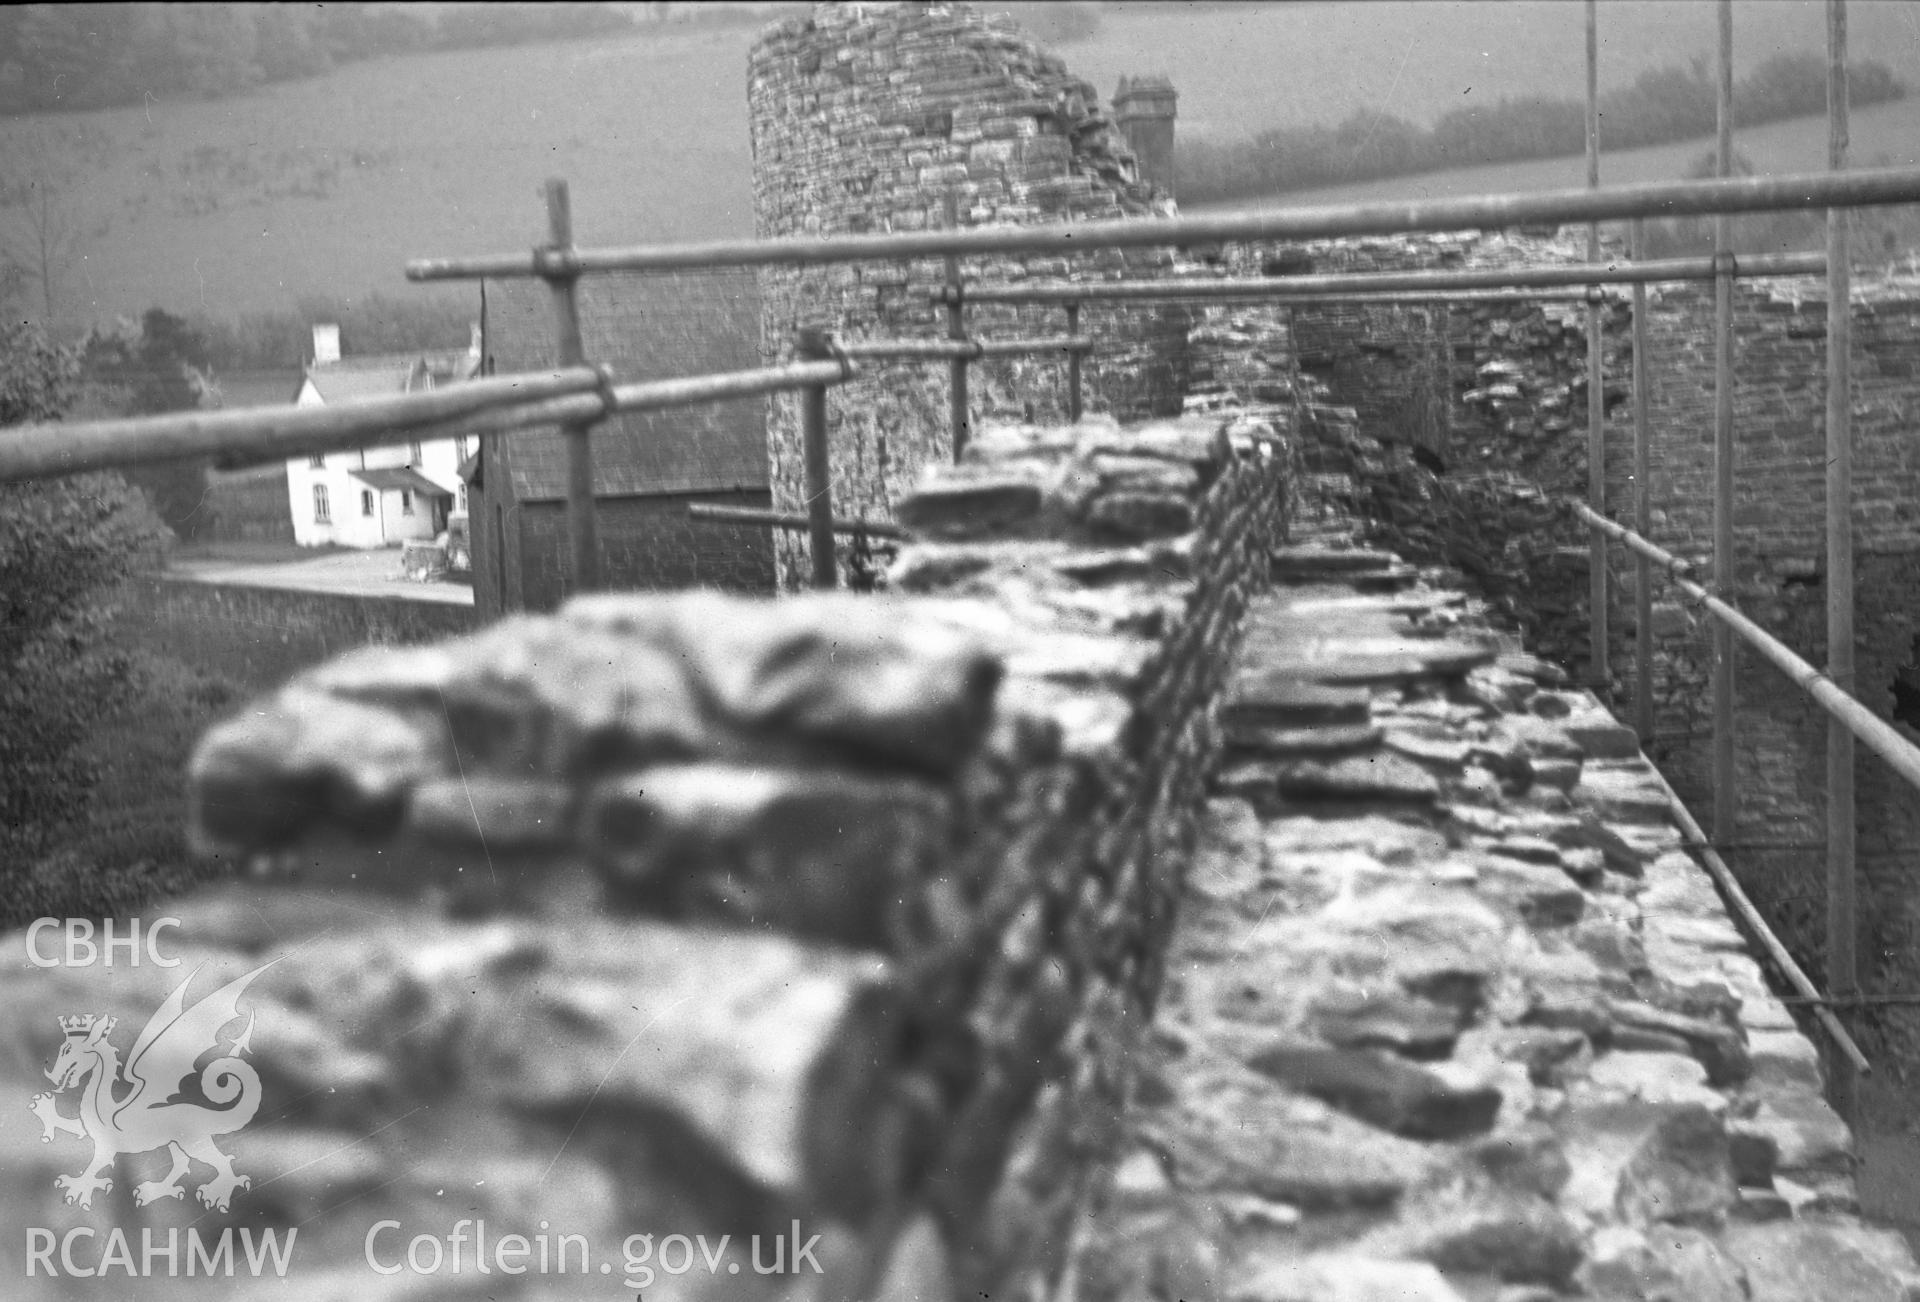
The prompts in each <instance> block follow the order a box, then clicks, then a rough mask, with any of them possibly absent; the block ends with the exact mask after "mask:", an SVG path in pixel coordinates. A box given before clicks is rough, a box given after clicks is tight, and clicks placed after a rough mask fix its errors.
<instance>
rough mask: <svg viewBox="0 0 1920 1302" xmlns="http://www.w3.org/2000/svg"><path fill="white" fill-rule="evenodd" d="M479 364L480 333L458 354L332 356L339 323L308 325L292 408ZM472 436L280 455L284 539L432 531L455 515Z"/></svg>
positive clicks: (319, 541)
mask: <svg viewBox="0 0 1920 1302" xmlns="http://www.w3.org/2000/svg"><path fill="white" fill-rule="evenodd" d="M479 372H480V332H479V328H478V327H477V326H476V327H475V329H474V336H473V343H472V345H471V346H470V347H469V348H468V350H467V351H466V352H464V353H417V354H416V353H407V354H396V355H391V356H384V357H345V358H343V357H341V356H340V327H339V326H337V325H317V326H315V327H314V328H313V361H312V362H311V363H310V364H309V365H308V366H307V369H306V374H305V376H304V377H303V378H302V380H301V382H300V390H299V393H298V395H297V396H296V397H295V398H294V405H295V406H296V407H315V406H323V405H324V406H329V407H332V406H338V405H339V404H341V403H350V402H361V401H365V400H366V399H368V398H384V397H387V396H389V395H391V394H395V393H417V392H419V391H421V390H425V389H433V388H438V387H439V386H441V385H446V384H459V383H462V382H464V381H466V380H469V379H472V378H473V377H474V376H475V375H478V374H479ZM478 445H479V440H478V439H477V438H452V439H436V440H430V441H427V442H424V443H410V444H404V445H401V446H399V447H386V448H363V449H359V450H357V451H353V452H330V453H328V454H327V455H325V456H320V457H301V458H297V459H295V460H292V461H289V462H287V499H288V503H289V505H290V507H291V509H292V512H293V537H294V541H295V542H297V543H299V544H300V545H301V546H303V547H320V546H324V545H326V544H329V543H331V544H333V545H335V546H339V547H362V548H370V547H397V546H399V545H400V544H401V543H403V542H406V541H407V540H409V539H416V538H420V539H431V538H435V537H438V536H439V535H440V534H441V532H443V531H444V530H445V529H446V528H447V523H448V520H449V518H450V517H451V516H453V515H456V514H458V515H465V513H466V510H467V500H466V499H467V487H466V484H465V482H464V481H463V480H462V479H461V478H460V467H461V466H462V465H463V464H464V463H465V462H466V460H467V459H468V457H470V456H471V455H472V454H473V453H474V452H475V451H477V450H478Z"/></svg>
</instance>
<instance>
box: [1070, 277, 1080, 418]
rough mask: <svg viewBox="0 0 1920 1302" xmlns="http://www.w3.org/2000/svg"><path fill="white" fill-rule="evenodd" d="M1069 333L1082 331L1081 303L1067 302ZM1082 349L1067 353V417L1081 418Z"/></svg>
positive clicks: (1073, 333)
mask: <svg viewBox="0 0 1920 1302" xmlns="http://www.w3.org/2000/svg"><path fill="white" fill-rule="evenodd" d="M1067 333H1068V334H1070V335H1077V334H1079V333H1080V305H1079V304H1078V303H1069V304H1067ZM1080 410H1081V409H1080V350H1079V349H1078V348H1076V349H1074V350H1073V351H1072V352H1070V353H1068V354H1067V419H1068V420H1074V421H1077V420H1079V419H1080Z"/></svg>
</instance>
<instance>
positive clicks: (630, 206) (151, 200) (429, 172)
mask: <svg viewBox="0 0 1920 1302" xmlns="http://www.w3.org/2000/svg"><path fill="white" fill-rule="evenodd" d="M752 36H753V31H752V29H750V28H749V29H738V28H736V29H723V30H715V31H704V32H698V33H688V34H684V35H674V36H666V37H657V36H640V37H634V38H628V39H624V40H620V41H611V42H597V43H596V42H582V43H571V44H558V45H546V46H532V47H523V48H518V49H501V50H483V51H469V52H462V53H455V54H436V55H426V56H417V57H410V58H405V59H396V60H391V61H387V62H383V63H375V64H361V65H357V66H354V67H351V68H348V69H346V70H343V71H340V72H336V73H332V74H330V75H328V76H325V77H321V78H317V79H314V80H311V81H307V82H299V83H290V84H285V85H281V86H276V87H272V88H269V89H266V90H263V91H260V92H257V93H254V94H249V95H245V96H240V97H235V98H229V99H222V100H216V101H212V102H208V103H192V104H164V105H149V106H148V107H146V108H145V109H117V110H109V111H103V112H95V113H86V114H71V115H64V116H61V117H55V118H42V119H32V120H17V119H16V120H8V121H4V122H0V172H4V171H6V170H8V160H9V158H12V159H14V160H16V161H29V162H30V161H31V160H32V159H33V158H34V156H35V154H36V153H42V152H44V150H45V147H46V145H47V144H48V143H49V142H51V143H52V144H53V149H54V152H55V154H56V156H58V157H59V158H60V159H61V160H62V161H63V162H64V163H65V164H66V165H67V166H68V168H69V170H70V171H71V172H72V173H73V179H72V180H71V182H70V183H69V188H68V190H67V200H68V202H69V204H70V206H71V208H72V209H73V210H74V219H75V224H76V225H77V226H80V227H83V228H84V230H85V231H86V235H85V237H84V239H83V241H82V247H81V249H80V253H81V254H82V255H84V256H83V257H80V258H77V259H76V261H75V264H74V266H73V268H72V270H71V271H70V272H69V274H68V275H67V276H66V277H65V282H66V283H65V289H66V291H67V292H66V293H64V294H63V295H62V297H63V299H64V300H66V301H65V302H63V303H62V304H61V305H60V306H59V308H58V316H59V319H60V323H61V324H62V325H63V326H64V327H72V326H73V325H75V324H79V323H84V322H86V321H88V320H107V319H111V318H112V317H114V316H116V315H122V314H132V313H137V312H139V311H141V310H142V309H144V308H146V307H148V306H153V305H158V306H162V307H165V308H167V309H168V310H170V311H176V312H182V313H185V312H197V311H207V312H212V313H215V314H222V315H225V314H233V313H238V312H242V311H248V310H256V309H266V308H279V307H288V306H291V305H292V304H293V303H294V302H295V301H296V300H297V299H298V298H299V297H300V296H301V295H303V294H314V293H336V294H360V293H365V292H368V291H371V290H386V291H389V292H399V293H429V292H437V293H447V294H452V293H460V294H463V295H465V296H466V297H468V298H473V299H475V301H476V302H477V291H475V290H470V289H468V290H451V289H436V290H428V289H425V288H419V287H410V286H408V285H407V283H406V282H405V280H404V278H403V276H402V267H403V264H404V263H405V262H406V260H407V259H408V258H410V257H419V256H425V255H439V254H456V253H478V252H487V251H498V250H501V249H515V248H526V247H530V246H531V245H532V244H534V243H535V242H537V241H538V240H539V239H541V238H543V237H544V230H545V221H546V216H545V208H544V206H543V203H542V200H541V198H540V195H539V186H540V184H541V182H542V181H543V180H544V179H545V178H546V177H549V176H564V177H567V178H568V179H569V180H570V181H571V183H572V187H573V206H574V228H575V232H576V235H577V236H578V238H580V239H582V240H584V241H599V242H607V241H612V240H615V239H643V238H692V237H695V236H700V235H708V234H713V233H716V232H731V233H741V234H745V233H751V231H752V227H753V217H752V207H751V202H752V200H751V188H750V177H749V172H748V152H747V126H746V93H745V81H746V58H747V48H748V45H749V43H750V42H751V40H752ZM102 228H104V229H102Z"/></svg>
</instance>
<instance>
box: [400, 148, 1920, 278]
mask: <svg viewBox="0 0 1920 1302" xmlns="http://www.w3.org/2000/svg"><path fill="white" fill-rule="evenodd" d="M1914 202H1920V168H1878V169H1873V170H1865V171H1859V172H1817V173H1810V174H1807V175H1796V176H1748V177H1734V178H1730V179H1726V180H1710V181H1655V182H1648V183H1646V184H1642V185H1621V186H1613V187H1611V188H1609V189H1604V190H1588V189H1585V188H1582V189H1577V190H1540V191H1534V192H1532V193H1527V194H1494V195H1474V196H1469V197H1464V198H1449V199H1430V200H1424V201H1415V202H1411V203H1370V204H1331V205H1326V206H1323V207H1314V208H1274V209H1268V210H1265V211H1260V212H1240V213H1219V214H1211V213H1210V214H1207V215H1205V216H1194V217H1169V218H1165V219H1161V220H1138V219H1136V220H1124V219H1123V220H1118V221H1098V222H1056V223H1049V224H1046V225H1035V226H1012V225H1008V226H970V227H964V228H962V229H959V230H937V231H909V232H904V233H896V234H886V235H829V236H783V237H781V238H779V239H771V240H753V239H732V240H708V241H704V242H694V243H686V244H643V245H635V246H631V247H625V248H606V249H574V250H568V251H565V252H564V255H562V254H558V253H555V252H554V251H552V250H543V251H542V252H541V253H540V254H539V255H537V256H536V255H535V254H534V253H533V252H531V251H528V252H521V253H498V254H487V255H482V256H478V257H466V258H421V259H416V260H415V261H412V262H409V263H408V264H407V277H408V279H410V280H472V279H476V278H480V277H488V276H493V277H499V276H553V275H574V274H579V273H582V272H596V271H673V270H688V269H694V268H701V267H753V266H800V265H819V264H824V263H834V262H866V261H872V260H876V259H878V260H885V259H899V258H920V257H941V256H944V255H947V254H954V255H968V254H996V253H1054V254H1068V253H1080V252H1086V251H1091V250H1095V249H1118V248H1146V247H1154V246H1166V245H1194V244H1216V243H1221V242H1224V241H1230V240H1312V239H1331V238H1335V237H1338V236H1345V235H1390V234H1396V233H1399V232H1406V231H1458V230H1485V229H1493V228H1500V227H1508V226H1532V225H1544V224H1547V223H1554V224H1566V223H1571V222H1591V221H1612V220H1615V219H1617V218H1625V217H1684V216H1695V215H1699V214H1703V213H1737V212H1774V211H1785V210H1791V209H1804V208H1835V207H1840V208H1846V207H1859V206H1867V205H1873V204H1891V203H1914Z"/></svg>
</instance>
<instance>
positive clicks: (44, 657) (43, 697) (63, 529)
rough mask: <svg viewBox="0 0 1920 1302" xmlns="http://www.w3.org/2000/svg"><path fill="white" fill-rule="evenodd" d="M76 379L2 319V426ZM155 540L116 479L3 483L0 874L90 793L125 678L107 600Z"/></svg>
mask: <svg viewBox="0 0 1920 1302" xmlns="http://www.w3.org/2000/svg"><path fill="white" fill-rule="evenodd" d="M79 376H80V358H79V352H78V350H77V349H75V348H71V347H60V346H57V345H55V344H53V343H51V342H49V341H48V339H47V336H46V334H45V332H44V331H42V330H41V329H40V328H39V327H38V326H36V325H33V324H31V323H24V322H23V323H5V324H0V427H4V426H10V425H14V424H18V423H20V422H23V421H45V420H55V419H58V418H59V417H60V416H61V415H63V414H64V413H65V411H66V410H67V408H68V406H69V405H70V404H71V403H72V402H73V400H74V398H75V396H76V394H77V391H78V385H79ZM7 436H8V435H7V430H6V429H5V428H0V440H4V439H5V438H6V437H7ZM160 538H161V532H160V528H159V522H158V521H157V520H155V519H154V517H153V515H152V514H151V512H149V511H148V510H147V509H146V508H145V506H144V504H143V503H142V502H141V500H140V498H139V496H138V495H137V494H136V493H134V492H133V491H131V490H130V489H129V488H128V487H127V485H126V483H125V482H124V481H123V480H122V479H121V478H120V476H118V475H116V474H111V473H103V474H88V475H75V476H70V477H68V478H65V479H55V480H43V481H40V482H36V483H30V484H12V485H0V774H3V775H4V777H3V778H0V881H4V880H5V876H4V874H5V873H6V872H7V871H8V870H9V869H10V868H11V867H13V866H16V865H21V864H24V863H25V862H26V861H27V860H28V859H29V858H30V857H31V856H32V855H34V854H37V853H39V852H41V851H42V850H44V849H45V848H46V846H47V844H48V842H49V839H50V837H51V836H52V834H53V832H54V830H55V829H56V828H57V827H58V826H59V824H60V823H61V822H62V821H63V820H64V819H66V818H68V817H70V816H71V815H73V814H74V813H75V812H76V811H77V810H79V809H80V808H82V807H83V806H84V805H85V804H86V803H87V801H88V800H89V793H90V789H91V787H92V784H93V778H94V772H95V771H94V768H93V765H92V764H91V763H89V762H88V761H87V760H86V759H85V758H84V757H82V756H81V754H80V753H79V751H80V747H81V745H82V743H83V742H84V741H85V740H86V738H87V737H88V735H89V734H90V733H91V732H92V731H93V729H94V728H95V727H96V726H98V724H99V723H100V722H101V720H103V719H104V718H105V717H106V716H107V715H108V714H109V713H110V712H111V711H112V710H113V709H115V708H116V707H117V706H118V705H120V704H121V703H123V702H124V701H125V700H126V699H127V697H128V693H129V690H130V687H131V682H132V669H131V665H130V662H129V660H128V658H127V657H126V656H125V655H124V654H122V653H120V652H119V651H117V650H115V649H114V648H112V647H111V646H110V645H109V644H108V642H107V641H106V638H105V626H106V620H107V617H108V615H109V613H110V610H111V605H112V596H113V593H114V589H115V587H116V585H117V584H118V582H119V581H120V580H121V579H123V578H124V577H125V576H126V575H127V574H128V573H129V572H130V571H131V570H133V569H134V568H135V567H136V566H137V565H139V564H140V563H141V562H142V560H143V559H150V558H152V557H153V556H154V555H155V554H156V552H157V549H158V547H159V545H160Z"/></svg>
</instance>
